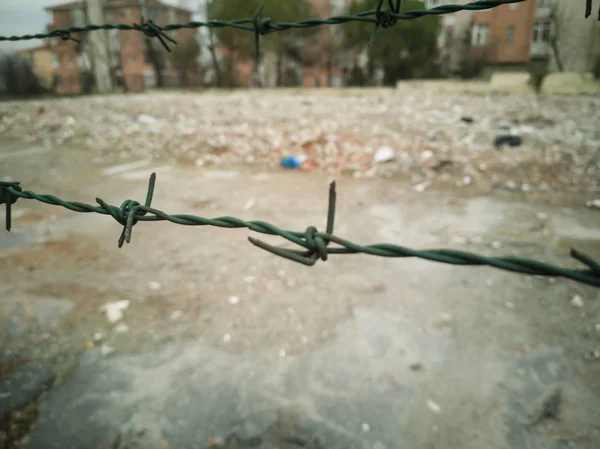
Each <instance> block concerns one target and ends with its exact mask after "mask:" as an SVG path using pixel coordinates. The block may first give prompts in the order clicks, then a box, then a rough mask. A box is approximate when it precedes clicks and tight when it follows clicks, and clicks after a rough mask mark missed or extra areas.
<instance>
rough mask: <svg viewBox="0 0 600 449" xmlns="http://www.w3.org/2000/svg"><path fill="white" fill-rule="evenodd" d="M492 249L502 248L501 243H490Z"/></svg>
mask: <svg viewBox="0 0 600 449" xmlns="http://www.w3.org/2000/svg"><path fill="white" fill-rule="evenodd" d="M491 246H492V248H495V249H498V248H500V247H501V246H502V243H500V242H499V241H497V240H495V241H493V242H492V243H491Z"/></svg>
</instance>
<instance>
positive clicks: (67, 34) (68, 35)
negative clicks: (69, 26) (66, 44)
mask: <svg viewBox="0 0 600 449" xmlns="http://www.w3.org/2000/svg"><path fill="white" fill-rule="evenodd" d="M58 35H59V36H60V38H61V39H62V40H63V41H69V40H70V41H74V42H77V43H81V41H80V40H79V39H75V38H74V37H72V36H71V32H70V31H66V30H62V31H60V33H58Z"/></svg>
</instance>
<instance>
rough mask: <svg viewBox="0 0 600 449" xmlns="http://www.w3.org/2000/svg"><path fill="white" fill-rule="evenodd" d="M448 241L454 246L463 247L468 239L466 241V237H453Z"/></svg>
mask: <svg viewBox="0 0 600 449" xmlns="http://www.w3.org/2000/svg"><path fill="white" fill-rule="evenodd" d="M450 241H451V242H452V243H454V244H456V245H464V244H466V243H468V242H469V239H467V238H466V237H461V236H459V235H453V236H452V237H451V238H450Z"/></svg>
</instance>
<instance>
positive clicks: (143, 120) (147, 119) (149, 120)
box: [137, 114, 156, 124]
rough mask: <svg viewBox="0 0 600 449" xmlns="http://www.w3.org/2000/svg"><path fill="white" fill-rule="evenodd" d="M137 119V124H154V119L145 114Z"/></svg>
mask: <svg viewBox="0 0 600 449" xmlns="http://www.w3.org/2000/svg"><path fill="white" fill-rule="evenodd" d="M137 119H138V122H141V123H146V124H152V123H154V122H156V119H155V118H154V117H152V116H151V115H146V114H140V115H138V117H137Z"/></svg>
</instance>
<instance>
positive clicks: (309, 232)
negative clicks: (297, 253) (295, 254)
mask: <svg viewBox="0 0 600 449" xmlns="http://www.w3.org/2000/svg"><path fill="white" fill-rule="evenodd" d="M318 234H319V231H318V230H317V228H315V227H314V226H309V227H308V228H306V232H305V233H304V240H306V245H307V246H308V249H309V251H310V253H311V255H313V254H315V255H316V254H318V255H319V257H320V258H321V260H322V261H325V260H327V243H329V241H327V242H326V241H325V239H324V238H323V237H321V236H320V235H318Z"/></svg>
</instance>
